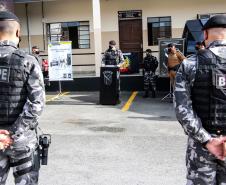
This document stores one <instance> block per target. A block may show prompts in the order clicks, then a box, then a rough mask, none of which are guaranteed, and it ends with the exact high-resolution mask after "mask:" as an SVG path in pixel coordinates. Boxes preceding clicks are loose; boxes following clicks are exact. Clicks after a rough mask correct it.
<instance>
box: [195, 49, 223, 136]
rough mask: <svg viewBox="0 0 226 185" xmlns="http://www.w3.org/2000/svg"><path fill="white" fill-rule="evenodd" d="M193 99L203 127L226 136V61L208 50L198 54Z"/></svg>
mask: <svg viewBox="0 0 226 185" xmlns="http://www.w3.org/2000/svg"><path fill="white" fill-rule="evenodd" d="M191 99H192V102H193V109H194V111H195V112H196V113H197V116H198V117H199V118H200V119H201V122H202V125H203V127H204V128H205V129H206V130H207V131H209V132H210V133H213V134H222V133H224V134H226V59H223V58H221V57H219V56H216V55H215V54H214V53H213V52H212V51H210V50H208V49H206V50H201V51H200V52H198V54H197V69H196V76H195V81H194V86H193V88H192V91H191Z"/></svg>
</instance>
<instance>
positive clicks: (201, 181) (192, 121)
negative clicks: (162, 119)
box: [175, 15, 226, 185]
mask: <svg viewBox="0 0 226 185" xmlns="http://www.w3.org/2000/svg"><path fill="white" fill-rule="evenodd" d="M203 30H204V39H205V45H206V49H204V50H200V51H199V52H198V53H197V55H193V56H191V58H188V59H185V60H184V61H183V63H182V64H181V67H180V68H179V71H178V72H177V76H176V89H175V110H176V116H177V119H178V120H179V122H180V124H181V125H182V127H183V128H184V131H185V133H186V134H187V135H188V145H187V155H186V164H187V185H224V184H226V161H225V156H224V154H223V152H224V147H223V146H224V142H225V141H226V137H225V136H226V16H225V15H217V16H214V17H212V18H210V19H209V20H208V21H207V23H206V24H205V25H204V27H203Z"/></svg>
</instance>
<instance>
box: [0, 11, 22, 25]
mask: <svg viewBox="0 0 226 185" xmlns="http://www.w3.org/2000/svg"><path fill="white" fill-rule="evenodd" d="M0 21H16V22H18V23H20V20H19V18H18V17H17V16H16V15H15V14H14V13H12V12H9V11H0Z"/></svg>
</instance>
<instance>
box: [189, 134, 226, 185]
mask: <svg viewBox="0 0 226 185" xmlns="http://www.w3.org/2000/svg"><path fill="white" fill-rule="evenodd" d="M186 165H187V170H188V171H187V185H226V161H221V160H218V159H217V158H216V157H214V156H213V155H212V154H210V153H209V152H208V150H207V149H205V148H203V146H202V145H201V144H200V143H199V142H197V141H195V140H193V139H192V138H188V147H187V155H186Z"/></svg>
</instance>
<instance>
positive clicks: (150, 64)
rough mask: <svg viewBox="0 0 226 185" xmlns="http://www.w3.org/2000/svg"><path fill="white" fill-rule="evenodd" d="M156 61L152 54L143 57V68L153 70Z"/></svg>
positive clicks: (155, 66)
mask: <svg viewBox="0 0 226 185" xmlns="http://www.w3.org/2000/svg"><path fill="white" fill-rule="evenodd" d="M157 67H158V66H157V61H156V58H155V57H154V56H146V57H145V58H144V70H145V71H152V72H155V70H156V68H157Z"/></svg>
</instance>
